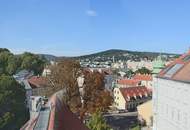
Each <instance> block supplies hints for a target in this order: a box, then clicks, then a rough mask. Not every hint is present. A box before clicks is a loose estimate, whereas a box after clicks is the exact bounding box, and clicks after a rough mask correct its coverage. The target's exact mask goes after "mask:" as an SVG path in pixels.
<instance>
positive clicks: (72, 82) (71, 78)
mask: <svg viewBox="0 0 190 130" xmlns="http://www.w3.org/2000/svg"><path fill="white" fill-rule="evenodd" d="M80 72H81V68H80V63H79V62H77V61H74V60H70V59H66V60H62V61H59V62H58V63H57V64H55V65H53V66H52V67H51V75H50V79H51V80H52V83H53V84H54V86H55V87H58V88H60V89H65V90H66V94H67V95H66V99H63V101H64V102H65V103H66V104H67V105H69V107H70V109H71V110H72V111H73V112H76V111H77V110H78V109H79V108H80V106H81V99H80V93H79V87H78V82H77V78H78V77H79V75H80Z"/></svg>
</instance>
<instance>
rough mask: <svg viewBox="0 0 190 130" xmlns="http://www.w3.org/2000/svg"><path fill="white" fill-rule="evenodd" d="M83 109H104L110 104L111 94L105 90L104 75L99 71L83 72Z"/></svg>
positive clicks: (92, 110)
mask: <svg viewBox="0 0 190 130" xmlns="http://www.w3.org/2000/svg"><path fill="white" fill-rule="evenodd" d="M83 100H84V101H83V111H84V112H88V113H94V112H96V111H97V110H100V111H106V110H107V109H108V108H109V106H110V105H111V104H112V96H111V95H110V93H109V91H107V90H105V83H104V75H103V74H101V73H99V72H93V73H91V72H88V73H85V85H84V95H83Z"/></svg>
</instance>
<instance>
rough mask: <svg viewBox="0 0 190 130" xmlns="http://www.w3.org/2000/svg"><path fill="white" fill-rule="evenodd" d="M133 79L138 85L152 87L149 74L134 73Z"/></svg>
mask: <svg viewBox="0 0 190 130" xmlns="http://www.w3.org/2000/svg"><path fill="white" fill-rule="evenodd" d="M133 79H134V80H138V81H139V82H140V83H139V85H140V86H146V87H147V88H148V89H152V86H153V77H152V75H151V74H136V75H135V76H134V77H133Z"/></svg>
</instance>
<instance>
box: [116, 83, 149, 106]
mask: <svg viewBox="0 0 190 130" xmlns="http://www.w3.org/2000/svg"><path fill="white" fill-rule="evenodd" d="M151 97H152V92H151V91H149V90H148V89H147V88H146V87H143V86H138V87H128V88H115V89H114V105H115V107H116V108H117V109H125V110H126V109H127V110H136V107H137V106H138V105H140V104H142V103H144V102H146V101H147V100H150V99H151Z"/></svg>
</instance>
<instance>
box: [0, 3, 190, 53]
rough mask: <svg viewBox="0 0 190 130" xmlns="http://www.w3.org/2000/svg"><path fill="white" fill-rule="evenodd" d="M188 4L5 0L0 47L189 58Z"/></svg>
mask: <svg viewBox="0 0 190 130" xmlns="http://www.w3.org/2000/svg"><path fill="white" fill-rule="evenodd" d="M189 7H190V1H189V0H0V47H6V48H9V49H10V50H12V51H13V52H14V53H22V52H24V51H31V52H34V53H48V54H54V55H67V56H73V55H83V54H89V53H93V52H98V51H102V50H107V49H127V50H139V51H157V52H172V53H184V52H185V51H187V50H188V48H189V47H190V8H189Z"/></svg>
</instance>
